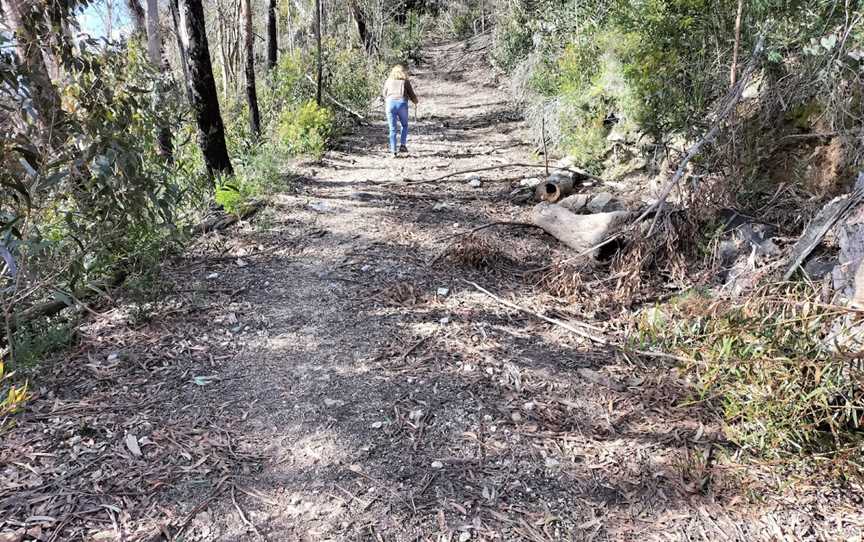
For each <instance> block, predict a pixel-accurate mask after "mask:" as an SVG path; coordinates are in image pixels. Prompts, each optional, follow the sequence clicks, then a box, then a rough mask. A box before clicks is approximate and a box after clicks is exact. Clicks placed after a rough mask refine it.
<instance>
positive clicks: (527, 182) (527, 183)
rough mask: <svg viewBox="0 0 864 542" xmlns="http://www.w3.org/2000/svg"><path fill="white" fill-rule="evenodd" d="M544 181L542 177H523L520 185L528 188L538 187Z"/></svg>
mask: <svg viewBox="0 0 864 542" xmlns="http://www.w3.org/2000/svg"><path fill="white" fill-rule="evenodd" d="M542 182H543V180H542V179H539V178H537V177H530V178H528V179H522V180H521V181H519V186H524V187H526V188H536V187H537V185H539V184H540V183H542Z"/></svg>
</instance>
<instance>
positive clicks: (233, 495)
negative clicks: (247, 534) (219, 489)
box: [231, 484, 264, 538]
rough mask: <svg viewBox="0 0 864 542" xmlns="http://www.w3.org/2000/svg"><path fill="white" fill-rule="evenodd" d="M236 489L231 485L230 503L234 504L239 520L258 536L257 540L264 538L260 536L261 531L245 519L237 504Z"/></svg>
mask: <svg viewBox="0 0 864 542" xmlns="http://www.w3.org/2000/svg"><path fill="white" fill-rule="evenodd" d="M236 489H237V486H236V485H234V484H231V502H232V503H234V508H235V509H236V510H237V513H238V514H240V520H241V521H243V523H244V524H246V526H247V527H249V529H250V530H252V531H253V532H254V533H255V534H256V535H257V536H258V538H264V536H262V535H261V531H259V530H258V527H256V526H255V524H254V523H252V522H251V521H249V518H248V517H246V514H245V513H244V512H243V509H242V508H240V505H239V504H238V503H237V494H236Z"/></svg>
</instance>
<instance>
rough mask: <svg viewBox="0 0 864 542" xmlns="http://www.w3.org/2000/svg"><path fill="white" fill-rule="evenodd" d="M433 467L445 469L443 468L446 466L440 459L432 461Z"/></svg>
mask: <svg viewBox="0 0 864 542" xmlns="http://www.w3.org/2000/svg"><path fill="white" fill-rule="evenodd" d="M432 468H433V469H443V468H444V463H442V462H440V461H433V462H432Z"/></svg>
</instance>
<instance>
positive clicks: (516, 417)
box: [510, 412, 522, 423]
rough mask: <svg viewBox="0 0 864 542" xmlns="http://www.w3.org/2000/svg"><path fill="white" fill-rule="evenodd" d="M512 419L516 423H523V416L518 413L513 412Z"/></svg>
mask: <svg viewBox="0 0 864 542" xmlns="http://www.w3.org/2000/svg"><path fill="white" fill-rule="evenodd" d="M510 419H511V420H513V421H514V422H516V423H519V422H521V421H522V414H519V413H518V412H513V413H512V414H510Z"/></svg>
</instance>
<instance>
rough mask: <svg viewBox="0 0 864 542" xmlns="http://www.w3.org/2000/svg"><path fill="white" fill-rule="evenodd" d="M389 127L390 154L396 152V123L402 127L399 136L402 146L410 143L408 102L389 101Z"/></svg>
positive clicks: (387, 104)
mask: <svg viewBox="0 0 864 542" xmlns="http://www.w3.org/2000/svg"><path fill="white" fill-rule="evenodd" d="M385 107H386V113H387V126H388V127H389V128H390V152H396V133H397V130H396V121H397V120H398V121H399V124H401V125H402V131H401V133H400V134H399V136H400V142H401V145H402V146H403V147H404V146H405V144H406V143H407V142H408V100H387V103H386V105H385Z"/></svg>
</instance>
